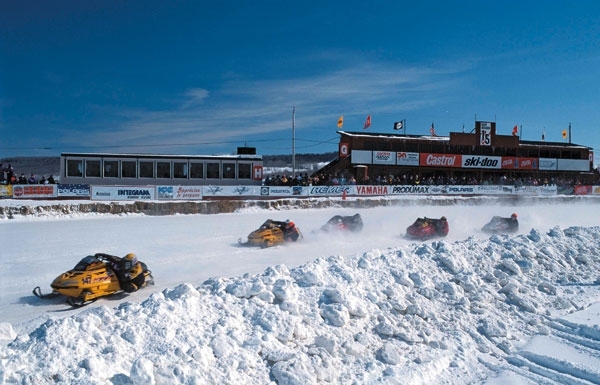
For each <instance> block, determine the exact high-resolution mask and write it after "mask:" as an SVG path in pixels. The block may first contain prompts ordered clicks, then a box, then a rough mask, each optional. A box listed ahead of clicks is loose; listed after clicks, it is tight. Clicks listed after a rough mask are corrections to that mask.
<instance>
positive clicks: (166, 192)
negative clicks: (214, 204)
mask: <svg viewBox="0 0 600 385" xmlns="http://www.w3.org/2000/svg"><path fill="white" fill-rule="evenodd" d="M156 197H157V198H158V199H161V200H162V199H166V200H178V199H186V200H187V199H189V200H198V199H202V186H157V187H156Z"/></svg>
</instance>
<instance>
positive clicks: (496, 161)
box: [462, 155, 502, 168]
mask: <svg viewBox="0 0 600 385" xmlns="http://www.w3.org/2000/svg"><path fill="white" fill-rule="evenodd" d="M501 166H502V157H500V156H479V155H467V156H465V155H463V157H462V167H463V168H500V167H501Z"/></svg>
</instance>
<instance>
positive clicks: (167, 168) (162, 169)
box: [156, 162, 171, 179]
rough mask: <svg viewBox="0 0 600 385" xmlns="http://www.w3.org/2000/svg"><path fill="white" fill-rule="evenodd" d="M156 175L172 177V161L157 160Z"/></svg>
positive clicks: (165, 177) (158, 176) (166, 177)
mask: <svg viewBox="0 0 600 385" xmlns="http://www.w3.org/2000/svg"><path fill="white" fill-rule="evenodd" d="M156 177H157V178H164V179H170V178H171V162H156Z"/></svg>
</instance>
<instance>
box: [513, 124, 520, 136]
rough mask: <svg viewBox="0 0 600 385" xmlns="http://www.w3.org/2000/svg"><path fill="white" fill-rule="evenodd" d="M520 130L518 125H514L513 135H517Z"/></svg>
mask: <svg viewBox="0 0 600 385" xmlns="http://www.w3.org/2000/svg"><path fill="white" fill-rule="evenodd" d="M518 132H519V127H517V126H514V127H513V132H512V135H513V136H517V133H518Z"/></svg>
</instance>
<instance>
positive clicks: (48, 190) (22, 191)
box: [12, 184, 57, 199]
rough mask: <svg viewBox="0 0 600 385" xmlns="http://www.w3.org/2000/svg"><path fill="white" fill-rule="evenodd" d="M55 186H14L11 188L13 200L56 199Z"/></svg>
mask: <svg viewBox="0 0 600 385" xmlns="http://www.w3.org/2000/svg"><path fill="white" fill-rule="evenodd" d="M56 193H57V185H55V184H39V185H38V184H31V185H28V184H23V185H21V184H16V185H13V186H12V194H13V198H18V199H31V198H56Z"/></svg>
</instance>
